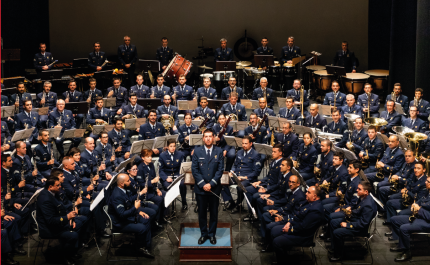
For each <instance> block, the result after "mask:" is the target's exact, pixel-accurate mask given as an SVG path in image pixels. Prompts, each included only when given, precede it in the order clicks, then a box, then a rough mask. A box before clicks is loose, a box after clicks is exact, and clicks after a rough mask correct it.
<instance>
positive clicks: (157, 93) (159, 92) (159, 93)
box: [148, 85, 173, 102]
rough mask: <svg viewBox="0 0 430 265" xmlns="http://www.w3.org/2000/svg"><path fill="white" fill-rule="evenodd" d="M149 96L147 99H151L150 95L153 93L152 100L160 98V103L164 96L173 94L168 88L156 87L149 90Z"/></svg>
mask: <svg viewBox="0 0 430 265" xmlns="http://www.w3.org/2000/svg"><path fill="white" fill-rule="evenodd" d="M149 92H151V94H149V95H148V98H150V97H151V95H152V93H154V98H160V99H161V102H163V100H164V96H166V95H169V96H172V95H173V92H172V90H171V89H170V87H168V86H165V85H163V86H162V87H159V86H158V85H156V86H154V87H152V88H151V91H149Z"/></svg>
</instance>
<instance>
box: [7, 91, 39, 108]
mask: <svg viewBox="0 0 430 265" xmlns="http://www.w3.org/2000/svg"><path fill="white" fill-rule="evenodd" d="M17 96H18V101H19V108H18V112H23V111H24V107H23V104H24V100H31V104H33V99H32V97H31V94H30V93H22V94H21V93H19V94H18V93H15V94H13V95H11V96H10V101H9V106H14V105H15V102H16V97H17ZM2 106H8V105H3V103H2Z"/></svg>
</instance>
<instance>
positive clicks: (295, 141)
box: [275, 132, 300, 161]
mask: <svg viewBox="0 0 430 265" xmlns="http://www.w3.org/2000/svg"><path fill="white" fill-rule="evenodd" d="M275 143H280V144H282V146H283V148H282V156H283V157H285V158H290V159H291V160H293V161H295V160H297V153H298V151H299V145H300V141H299V137H298V136H297V135H296V134H295V133H293V132H290V133H289V134H287V135H285V134H283V133H277V134H275Z"/></svg>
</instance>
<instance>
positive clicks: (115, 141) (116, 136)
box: [108, 129, 131, 165]
mask: <svg viewBox="0 0 430 265" xmlns="http://www.w3.org/2000/svg"><path fill="white" fill-rule="evenodd" d="M127 131H128V130H121V131H119V132H117V131H116V129H112V131H110V132H108V137H109V144H110V145H111V146H112V147H113V149H114V150H116V149H117V148H118V147H119V146H120V145H121V147H122V151H120V152H115V157H116V159H117V161H118V162H117V163H118V165H119V164H121V163H122V162H124V160H125V158H124V155H125V153H127V152H130V149H131V141H130V135H129V133H128V132H127ZM130 157H131V156H130Z"/></svg>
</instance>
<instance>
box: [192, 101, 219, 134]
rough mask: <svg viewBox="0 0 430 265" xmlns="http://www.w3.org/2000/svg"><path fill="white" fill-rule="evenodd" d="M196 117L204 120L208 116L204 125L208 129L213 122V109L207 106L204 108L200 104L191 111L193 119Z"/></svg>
mask: <svg viewBox="0 0 430 265" xmlns="http://www.w3.org/2000/svg"><path fill="white" fill-rule="evenodd" d="M197 117H203V118H204V119H203V120H205V119H206V118H209V120H208V121H207V123H206V125H205V127H206V128H208V129H211V128H212V127H213V126H214V124H215V111H214V110H212V109H210V108H208V107H207V106H206V108H204V109H203V108H202V107H201V106H199V107H197V108H196V109H195V110H194V111H193V113H192V118H193V120H194V119H195V118H197Z"/></svg>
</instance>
